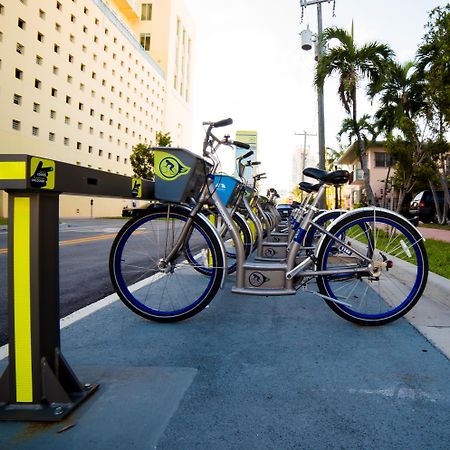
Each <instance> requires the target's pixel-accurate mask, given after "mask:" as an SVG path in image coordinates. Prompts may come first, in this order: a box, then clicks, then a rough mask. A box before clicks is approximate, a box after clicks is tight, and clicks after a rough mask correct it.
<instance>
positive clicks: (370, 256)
mask: <svg viewBox="0 0 450 450" xmlns="http://www.w3.org/2000/svg"><path fill="white" fill-rule="evenodd" d="M231 122H232V121H231V120H230V119H228V120H224V121H220V122H215V123H210V122H208V123H205V125H206V126H207V130H206V137H205V141H204V145H203V154H204V156H205V158H208V159H209V160H210V162H208V161H207V160H206V159H205V158H201V157H199V156H197V155H195V154H193V153H191V152H189V151H187V150H183V149H168V148H163V149H155V173H156V175H157V178H156V183H155V193H156V198H157V199H158V200H160V201H161V202H164V203H159V204H156V205H154V206H152V207H151V208H150V209H149V211H148V213H147V214H145V215H144V216H140V217H136V218H133V219H131V220H130V221H129V222H127V223H126V224H125V225H124V227H123V228H122V229H121V230H120V232H119V233H118V235H117V237H116V239H115V240H114V243H113V246H112V249H111V254H110V273H111V279H112V282H113V285H114V287H115V289H116V291H117V293H118V295H119V297H120V299H121V300H122V302H123V303H124V304H125V305H126V306H127V307H128V308H130V309H131V310H132V311H134V312H135V313H137V314H139V315H141V316H142V317H145V318H147V319H151V320H156V321H160V322H173V321H178V320H183V319H186V318H188V317H191V316H193V315H195V314H197V313H198V312H200V311H201V310H202V309H203V308H205V307H206V306H207V305H208V304H209V303H210V302H211V300H212V299H213V298H214V296H215V294H216V293H217V291H218V289H219V288H220V287H221V286H223V283H224V281H225V277H226V275H227V263H226V259H227V256H226V250H225V248H224V244H223V241H222V239H221V237H220V234H219V232H218V231H217V229H216V228H215V227H214V226H213V224H212V223H211V222H210V221H209V220H208V219H207V218H206V217H205V216H204V215H203V214H202V213H201V210H202V208H203V206H204V205H205V204H206V203H208V202H212V203H213V204H214V206H215V208H216V209H217V211H218V213H219V214H220V216H221V218H222V220H223V221H224V222H225V224H226V226H227V228H228V231H229V233H230V236H231V238H232V239H233V242H234V247H235V250H236V279H235V286H234V287H233V288H232V292H234V293H238V294H249V295H264V296H277V295H293V294H295V293H296V292H297V291H298V290H299V289H301V288H304V289H307V286H308V282H309V281H311V280H312V279H317V286H318V292H315V294H316V295H318V296H319V297H321V298H322V299H323V300H324V301H325V302H326V303H327V305H328V306H330V308H331V309H332V310H333V311H334V312H336V313H337V314H338V315H340V316H341V317H343V318H345V319H346V320H349V321H352V322H355V323H358V324H363V325H381V324H385V323H388V322H391V321H394V320H396V319H398V318H400V317H402V316H403V315H404V314H406V313H407V312H408V311H409V310H410V309H411V308H412V307H413V306H414V305H415V304H416V303H417V301H418V300H419V298H420V297H421V295H422V293H423V290H424V289H425V285H426V281H427V276H428V260H427V254H426V251H425V247H424V243H423V237H422V236H421V235H420V233H419V232H418V231H417V229H416V228H415V227H414V226H413V225H411V224H410V223H409V221H407V220H406V219H404V218H403V217H402V216H400V215H399V214H397V213H394V212H392V211H389V210H385V209H381V208H362V209H360V210H354V211H349V212H346V213H345V214H343V215H341V216H340V217H338V218H337V219H336V220H335V221H334V222H332V223H331V225H330V226H328V227H327V228H325V227H323V226H321V225H320V224H318V223H314V222H313V216H314V213H315V211H316V210H317V205H318V202H319V200H320V198H321V197H322V196H323V195H324V192H325V186H326V185H336V184H343V183H344V182H347V181H348V175H349V174H348V172H345V171H335V172H325V171H321V170H318V169H305V171H304V173H305V175H307V176H310V177H313V178H315V179H317V180H318V181H319V184H320V185H319V187H318V189H317V193H316V196H315V197H314V200H313V201H312V203H311V205H310V208H309V209H308V211H307V212H306V214H304V216H303V217H302V218H301V220H300V223H299V226H298V227H297V230H296V231H295V235H294V238H293V240H292V242H290V243H289V250H288V254H287V259H286V261H282V262H267V261H262V262H255V261H245V256H244V248H243V243H242V241H241V239H240V234H239V230H238V229H237V227H236V226H235V224H234V222H233V220H232V218H231V216H230V214H229V212H228V211H227V209H226V208H225V206H224V205H223V203H222V202H221V200H220V197H219V195H218V194H217V191H216V189H215V186H214V183H213V179H212V176H211V173H213V172H214V170H215V169H216V168H217V166H218V161H217V159H216V157H215V150H216V149H217V148H218V146H220V145H223V144H226V145H232V144H236V145H239V143H233V142H232V141H231V142H230V141H224V140H220V139H218V138H217V137H215V136H214V134H213V133H212V130H213V129H214V128H218V127H221V126H225V125H228V124H230V123H231ZM167 161H169V162H170V163H171V165H172V166H174V168H173V170H171V169H172V168H171V167H167V164H166V165H165V163H167ZM188 174H189V176H187V175H188ZM173 180H175V182H173ZM190 197H195V198H196V203H195V205H194V206H187V205H186V204H183V203H182V202H185V201H186V200H187V199H188V198H190ZM309 227H313V228H314V230H315V233H320V235H321V238H320V241H319V243H318V244H317V246H316V247H315V248H314V250H311V251H310V252H309V253H308V254H307V255H306V257H304V258H302V259H301V261H300V262H299V261H298V252H299V251H300V249H301V243H302V241H303V239H304V237H305V235H306V233H307V231H308V229H309ZM187 248H188V249H189V252H190V254H191V256H192V257H191V258H188V257H186V252H187ZM200 267H201V268H204V269H206V270H204V271H200V270H198V269H199V268H200Z"/></svg>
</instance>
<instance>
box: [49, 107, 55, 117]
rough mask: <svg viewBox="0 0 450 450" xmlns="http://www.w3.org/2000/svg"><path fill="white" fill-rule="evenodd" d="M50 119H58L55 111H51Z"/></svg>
mask: <svg viewBox="0 0 450 450" xmlns="http://www.w3.org/2000/svg"><path fill="white" fill-rule="evenodd" d="M50 119H56V111H55V110H53V109H51V110H50Z"/></svg>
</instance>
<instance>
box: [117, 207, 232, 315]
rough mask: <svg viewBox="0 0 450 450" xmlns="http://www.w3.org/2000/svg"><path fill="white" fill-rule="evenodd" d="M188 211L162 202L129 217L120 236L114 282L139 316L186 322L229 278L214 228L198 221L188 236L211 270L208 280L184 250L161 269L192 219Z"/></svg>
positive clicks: (123, 297) (205, 222) (203, 219)
mask: <svg viewBox="0 0 450 450" xmlns="http://www.w3.org/2000/svg"><path fill="white" fill-rule="evenodd" d="M189 212H190V209H189V208H187V207H185V206H182V205H178V204H160V205H155V206H154V207H152V208H150V209H149V211H148V212H147V213H146V214H145V215H143V216H139V217H136V218H133V219H131V220H130V221H129V222H127V223H126V224H125V225H124V227H123V228H122V229H121V230H120V231H119V233H118V234H117V236H116V238H115V240H114V242H113V245H112V248H111V252H110V259H109V269H110V276H111V281H112V284H113V286H114V288H115V290H116V292H117V294H118V295H119V297H120V299H121V300H122V302H123V303H124V304H125V306H127V308H129V309H131V310H132V311H133V312H135V313H136V314H139V315H140V316H142V317H144V318H146V319H149V320H155V321H158V322H175V321H179V320H184V319H187V318H189V317H191V316H193V315H195V314H197V313H198V312H200V311H201V310H202V309H204V308H205V307H206V306H207V305H208V304H209V303H210V302H211V300H212V299H213V298H214V296H215V294H216V293H217V290H218V289H219V288H220V286H221V283H222V280H223V278H224V276H225V264H226V256H225V254H224V251H223V246H222V243H221V242H220V238H219V237H218V235H217V232H216V231H215V230H214V228H213V226H212V225H211V224H210V223H209V222H208V221H207V220H206V219H205V218H204V217H203V216H201V215H197V216H195V217H194V220H193V224H192V230H191V231H192V232H190V234H189V241H190V245H191V249H193V248H194V246H195V248H196V250H197V251H198V252H199V253H200V254H203V255H204V258H203V263H204V264H205V265H208V266H210V267H209V268H210V270H209V273H208V274H207V275H206V276H205V275H204V274H201V273H199V272H198V271H197V270H195V268H194V267H193V265H192V263H191V262H189V261H187V260H186V258H185V255H184V249H183V248H180V249H179V251H178V255H177V257H176V259H175V260H174V262H173V263H172V264H170V265H169V266H168V267H165V268H162V267H158V264H159V263H160V261H161V260H162V259H161V258H163V257H164V256H166V255H167V254H168V253H169V252H170V250H171V248H172V245H173V244H174V243H175V242H176V239H177V237H178V234H179V232H180V230H181V228H182V227H183V225H184V224H185V222H186V220H187V219H188V218H189Z"/></svg>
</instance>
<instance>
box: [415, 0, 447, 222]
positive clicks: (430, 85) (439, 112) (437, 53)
mask: <svg viewBox="0 0 450 450" xmlns="http://www.w3.org/2000/svg"><path fill="white" fill-rule="evenodd" d="M426 28H427V32H426V34H425V36H424V38H423V40H422V44H421V45H420V47H419V49H418V51H417V58H416V59H417V69H418V72H419V73H420V75H421V76H422V77H423V79H424V81H425V84H424V91H425V94H426V100H427V103H428V104H429V106H430V108H429V109H430V111H431V115H430V120H431V122H432V124H433V125H434V129H435V131H436V133H437V135H438V137H437V140H436V144H437V145H436V146H435V148H434V151H433V152H432V155H433V162H434V164H435V167H436V169H437V173H438V175H439V182H440V184H441V186H442V189H443V190H444V195H445V200H446V201H445V206H444V211H443V214H442V215H441V214H440V212H441V211H440V208H439V204H438V202H437V201H436V196H435V204H436V211H437V214H438V219H439V221H440V222H441V223H444V221H445V220H446V218H447V214H446V211H447V208H449V207H450V195H449V190H448V173H446V172H445V166H446V164H445V156H446V153H448V151H449V145H448V143H447V142H446V140H445V137H444V134H445V132H446V131H447V130H448V129H449V122H450V4H447V5H446V6H443V7H437V8H434V9H433V10H431V12H430V15H429V21H428V23H427V24H426ZM433 119H434V120H433ZM430 187H431V189H432V190H433V193H435V186H434V183H432V182H430Z"/></svg>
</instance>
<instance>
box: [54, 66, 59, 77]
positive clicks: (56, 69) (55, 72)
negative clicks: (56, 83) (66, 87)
mask: <svg viewBox="0 0 450 450" xmlns="http://www.w3.org/2000/svg"><path fill="white" fill-rule="evenodd" d="M58 72H59V68H58V67H57V66H53V74H54V75H58Z"/></svg>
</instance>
